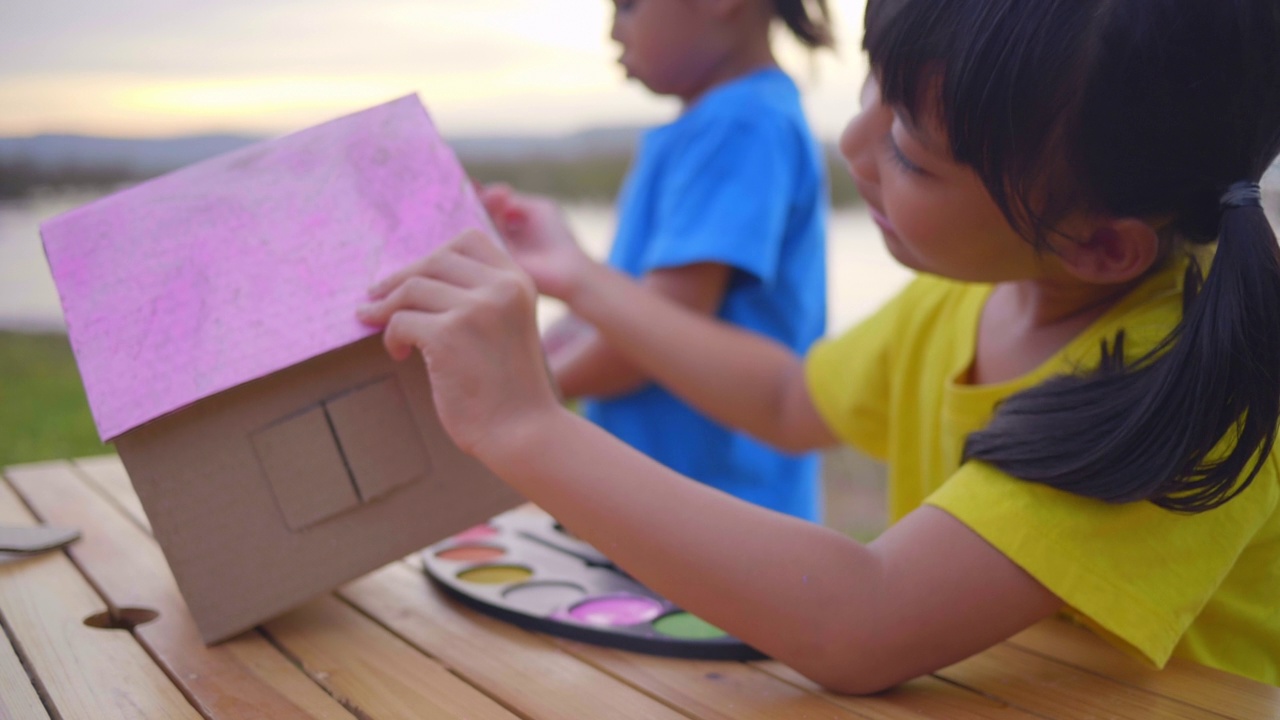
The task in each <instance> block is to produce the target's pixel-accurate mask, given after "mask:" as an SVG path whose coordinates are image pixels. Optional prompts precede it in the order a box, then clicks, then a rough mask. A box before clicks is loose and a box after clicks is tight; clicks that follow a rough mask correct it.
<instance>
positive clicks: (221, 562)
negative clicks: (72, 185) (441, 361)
mask: <svg viewBox="0 0 1280 720" xmlns="http://www.w3.org/2000/svg"><path fill="white" fill-rule="evenodd" d="M487 226H488V220H487V218H486V216H485V213H484V210H483V208H482V207H481V205H480V204H479V201H478V200H477V198H476V197H475V194H474V192H473V191H472V188H471V185H470V182H469V181H468V180H467V178H466V176H465V174H464V172H463V170H462V168H461V166H460V165H459V164H458V161H457V159H456V158H455V157H454V155H453V153H452V152H451V151H450V150H449V148H448V147H447V146H446V145H445V144H444V143H443V142H442V141H441V140H440V138H439V136H438V135H437V134H436V131H435V129H434V127H433V126H432V124H431V121H430V120H429V119H428V117H427V113H426V111H425V109H424V108H423V107H422V105H421V103H420V102H419V101H418V99H417V98H416V96H409V97H405V98H402V99H399V100H396V101H393V102H390V103H387V104H385V105H380V106H378V107H374V108H371V109H369V110H365V111H363V112H359V113H356V114H354V115H350V116H347V117H343V118H340V119H337V120H334V121H332V122H328V123H325V124H323V125H319V126H316V127H313V128H310V129H307V130H304V131H302V132H298V133H295V134H293V135H289V136H286V137H283V138H279V139H275V140H270V141H266V142H262V143H258V144H256V145H252V146H250V147H246V148H244V149H241V150H239V151H236V152H232V153H229V154H226V155H223V156H220V157H216V158H213V159H211V160H207V161H205V162H202V163H199V164H196V165H192V166H190V167H188V168H185V169H183V170H180V171H178V172H174V173H171V174H169V175H166V176H163V177H160V178H157V179H155V180H152V181H149V182H146V183H143V184H140V185H138V186H135V187H133V188H130V189H128V190H125V191H122V192H119V193H117V194H114V195H111V196H108V197H105V198H103V199H101V200H98V201H96V202H93V203H91V204H88V205H86V206H84V207H81V208H78V209H75V210H72V211H70V212H68V213H66V214H64V215H61V216H58V217H56V218H54V219H52V220H50V221H48V222H47V223H45V224H44V225H43V226H42V228H41V235H42V236H43V240H44V245H45V252H46V255H47V256H48V259H49V265H50V268H51V270H52V272H53V277H54V281H55V284H56V285H57V287H58V292H59V294H60V296H61V299H62V306H63V310H64V313H65V316H66V321H67V329H68V334H69V336H70V340H71V345H72V348H73V350H74V351H75V355H76V360H77V364H78V365H79V368H80V373H81V376H82V379H83V381H84V385H85V390H86V392H87V395H88V398H89V404H90V406H91V408H92V411H93V417H94V420H95V422H96V424H97V427H98V431H99V433H100V434H101V436H102V438H103V440H104V441H111V442H114V444H115V446H116V449H117V451H118V452H119V454H120V457H121V459H122V461H123V462H124V465H125V467H126V469H127V470H128V472H129V476H130V478H131V479H132V481H133V485H134V488H135V489H136V490H137V493H138V496H139V498H140V499H141V501H142V505H143V507H144V509H145V510H146V513H147V517H148V519H149V520H150V522H151V526H152V529H153V531H154V533H155V537H156V539H157V540H158V541H159V543H160V545H161V547H162V548H163V550H164V553H165V557H166V559H167V560H168V562H169V565H170V567H171V568H172V569H173V574H174V577H175V578H176V579H177V583H178V587H179V588H180V589H181V591H182V594H183V597H184V598H185V599H186V602H187V606H188V607H189V608H190V611H191V614H192V616H193V617H194V619H195V622H196V625H197V626H198V627H199V630H200V633H201V635H202V636H203V638H204V640H205V642H208V643H213V642H216V641H218V640H222V639H225V638H227V637H230V636H231V635H234V634H236V633H238V632H240V631H242V630H245V629H248V628H250V627H253V626H254V625H256V624H258V623H260V622H261V621H263V620H265V619H268V618H270V617H272V616H274V615H276V614H279V613H281V612H283V611H285V610H288V609H289V608H291V607H293V606H295V605H298V604H300V603H302V602H303V601H305V600H307V599H309V598H311V597H312V596H315V595H317V594H320V593H323V592H326V591H328V590H330V589H332V588H334V587H336V586H338V585H339V584H341V583H343V582H345V581H347V580H350V579H351V578H354V577H356V576H358V575H361V574H363V573H365V572H368V571H370V570H373V569H374V568H376V567H378V566H380V565H383V564H386V563H387V562H390V561H392V560H395V559H396V558H399V557H403V556H404V555H406V554H409V553H411V552H413V551H415V550H417V549H419V548H422V547H424V546H426V545H428V544H430V543H432V542H435V541H437V540H440V539H443V538H444V537H446V536H448V535H450V534H453V533H455V532H458V531H461V530H463V529H466V528H467V527H470V526H471V525H474V524H476V523H478V522H482V521H483V520H485V519H487V518H489V517H491V516H493V515H494V514H496V513H499V512H502V511H505V510H507V509H510V508H512V507H514V506H516V505H517V504H519V503H520V502H522V500H521V498H520V497H519V496H518V495H516V494H515V493H514V492H513V491H512V490H510V489H509V488H508V487H507V486H506V485H504V484H503V483H502V482H501V481H499V480H498V479H497V478H495V477H493V476H492V475H491V474H490V473H489V472H488V471H487V470H486V469H485V468H484V467H483V466H481V465H480V464H479V463H477V462H476V461H475V460H473V459H472V458H470V457H468V456H466V455H464V454H463V453H462V452H461V451H459V450H458V449H457V448H456V447H455V446H454V445H453V444H452V443H451V442H450V440H449V439H448V437H447V436H446V435H445V433H444V431H443V429H442V428H441V426H440V423H439V420H438V419H437V417H436V414H435V410H434V408H433V405H432V400H431V388H430V385H429V381H428V377H427V374H426V371H425V368H424V365H423V363H422V361H421V359H418V358H415V359H411V360H407V361H405V362H402V363H396V362H393V361H392V360H390V358H389V357H388V356H387V354H386V352H385V351H384V350H383V347H382V344H381V339H380V337H378V333H377V331H376V330H374V329H372V328H369V327H367V326H364V325H362V324H361V323H359V322H358V321H357V320H356V317H355V310H356V307H357V306H358V305H359V304H361V303H362V302H364V301H366V299H367V295H366V292H367V288H368V287H369V286H370V285H371V284H373V283H374V282H375V281H376V280H378V279H380V278H382V277H384V276H386V275H388V274H389V273H391V272H392V271H394V270H396V269H398V268H399V267H401V266H403V265H405V264H406V263H408V262H410V261H412V260H414V259H417V258H419V257H422V256H423V255H425V254H427V253H429V252H431V251H432V250H433V249H435V248H437V247H439V246H440V245H442V244H443V243H445V242H447V241H448V240H449V239H451V238H452V237H454V236H455V235H457V234H458V233H459V232H461V231H463V230H465V229H467V228H472V227H480V228H483V227H487Z"/></svg>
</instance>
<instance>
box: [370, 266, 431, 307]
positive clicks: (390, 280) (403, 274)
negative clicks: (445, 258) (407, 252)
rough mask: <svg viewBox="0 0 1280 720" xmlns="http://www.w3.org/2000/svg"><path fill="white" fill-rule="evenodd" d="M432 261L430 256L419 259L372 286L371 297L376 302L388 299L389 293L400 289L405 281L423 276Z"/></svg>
mask: <svg viewBox="0 0 1280 720" xmlns="http://www.w3.org/2000/svg"><path fill="white" fill-rule="evenodd" d="M430 259H431V256H430V255H428V256H427V257H424V258H419V259H417V260H415V261H413V262H411V263H409V264H408V265H405V266H404V267H402V268H400V269H399V270H396V271H395V272H393V273H391V274H390V275H388V276H386V277H384V278H382V279H381V280H379V281H378V282H376V283H374V284H373V285H370V286H369V290H368V294H369V297H370V298H371V299H374V300H377V299H380V298H383V297H386V296H387V293H390V292H391V291H392V290H395V289H396V288H397V287H400V285H401V284H403V283H404V281H405V280H408V279H409V278H411V277H413V276H414V275H421V274H422V271H423V268H425V267H426V264H427V261H429V260H430Z"/></svg>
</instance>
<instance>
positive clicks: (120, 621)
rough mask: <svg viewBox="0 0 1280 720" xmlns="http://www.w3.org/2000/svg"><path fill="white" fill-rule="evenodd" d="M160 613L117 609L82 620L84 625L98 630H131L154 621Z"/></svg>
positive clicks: (145, 610) (135, 609)
mask: <svg viewBox="0 0 1280 720" xmlns="http://www.w3.org/2000/svg"><path fill="white" fill-rule="evenodd" d="M158 617H160V613H158V612H156V611H155V610H148V609H146V608H128V607H126V608H119V609H117V610H115V611H114V612H112V611H111V610H107V611H106V612H100V613H97V614H94V615H90V616H89V617H87V618H85V619H84V624H85V625H88V626H89V627H91V628H98V629H100V630H132V629H134V628H135V627H137V626H139V625H145V624H146V623H149V622H151V621H152V620H155V619H156V618H158Z"/></svg>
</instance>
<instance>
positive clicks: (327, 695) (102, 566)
mask: <svg viewBox="0 0 1280 720" xmlns="http://www.w3.org/2000/svg"><path fill="white" fill-rule="evenodd" d="M4 477H5V480H6V482H0V525H26V524H33V523H36V522H37V521H42V522H45V523H49V524H53V525H66V526H72V527H76V528H79V529H80V531H81V532H82V538H81V539H80V540H79V541H77V542H76V543H74V544H73V545H71V546H70V547H69V548H68V549H67V550H66V551H65V552H52V553H46V554H43V555H39V556H35V557H22V558H19V557H14V556H10V557H4V558H0V618H2V619H3V630H4V635H2V636H0V718H21V719H23V720H28V719H33V718H63V719H66V720H71V719H73V718H93V719H94V720H109V719H111V718H128V719H129V720H136V719H137V718H200V717H207V718H237V719H239V718H271V719H273V720H281V719H284V718H344V719H346V720H354V719H356V718H358V719H360V720H388V719H390V718H472V719H476V720H484V719H487V718H495V719H496V718H508V719H514V718H524V719H537V718H547V719H555V720H561V719H564V718H590V719H592V720H595V719H598V718H636V719H645V720H649V719H654V720H667V719H670V720H677V719H682V718H685V719H687V718H726V719H728V718H733V719H752V718H786V719H787V720H791V719H797V720H798V719H802V718H835V719H839V718H948V719H952V718H962V719H963V718H1028V719H1031V718H1041V719H1043V718H1085V717H1087V718H1103V717H1105V718H1183V719H1188V718H1213V719H1219V718H1224V717H1226V718H1280V688H1276V687H1271V686H1267V685H1262V684H1259V683H1254V682H1250V681H1248V680H1244V679H1242V678H1238V677H1235V676H1232V675H1228V674H1225V673H1221V672H1218V671H1214V670H1210V669H1207V668H1203V667H1200V666H1197V665H1194V664H1192V663H1185V662H1179V661H1174V662H1173V663H1171V664H1170V666H1169V667H1168V668H1167V669H1166V670H1164V671H1162V672H1157V671H1154V670H1151V669H1149V668H1147V667H1145V666H1143V665H1141V664H1139V663H1138V662H1136V661H1134V660H1131V659H1129V658H1128V657H1126V656H1125V655H1124V654H1122V653H1120V652H1117V651H1115V650H1113V649H1112V648H1110V647H1109V646H1108V645H1106V644H1105V643H1103V642H1102V641H1100V640H1098V639H1097V638H1095V637H1093V636H1092V635H1091V634H1090V633H1088V632H1087V631H1085V630H1082V629H1080V628H1077V627H1073V626H1070V625H1068V624H1066V623H1065V622H1062V621H1058V620H1054V621H1049V622H1046V623H1042V624H1040V625H1038V626H1036V627H1033V628H1031V629H1030V630H1027V631H1026V632H1023V633H1022V634H1020V635H1018V636H1016V637H1014V638H1012V639H1011V640H1009V641H1007V642H1004V643H1002V644H1000V645H998V646H996V647H994V648H991V649H990V650H987V651H986V652H983V653H981V654H979V655H977V656H974V657H972V658H970V659H968V660H965V661H963V662H961V663H957V664H956V665H953V666H951V667H948V668H946V669H944V670H941V671H939V672H937V673H936V674H934V675H933V676H930V677H925V678H920V679H917V680H915V681H912V682H910V683H907V684H906V685H904V686H902V687H900V688H898V689H895V690H893V691H890V692H887V693H883V694H881V695H877V696H874V697H862V698H859V697H843V696H838V695H833V694H830V693H825V692H822V691H821V690H819V689H818V688H817V687H816V686H814V685H813V684H812V683H810V682H809V681H807V680H805V679H804V678H802V677H800V676H799V675H797V674H795V673H794V672H792V671H791V670H789V669H787V668H786V667H784V666H782V665H780V664H778V663H775V662H771V661H764V662H748V663H740V662H709V661H690V660H675V659H669V658H659V657H652V656H648V655H638V654H633V653H627V652H623V651H618V650H610V649H603V648H599V647H594V646H589V645H582V644H578V643H574V642H570V641H566V640H561V639H557V638H552V637H548V636H545V635H540V634H536V633H532V632H528V631H525V630H522V629H519V628H516V627H514V626H510V625H507V624H504V623H502V622H499V621H497V620H494V619H491V618H489V617H486V616H481V615H478V614H476V613H474V612H472V611H470V610H467V609H465V608H463V607H461V606H460V605H458V604H456V603H455V602H453V601H450V600H448V599H446V598H445V597H443V596H441V594H440V593H439V592H438V591H437V590H435V589H434V588H433V587H432V586H431V585H430V584H429V583H428V582H427V581H426V580H425V578H424V576H423V574H422V572H421V569H420V567H418V566H417V565H416V564H415V560H413V559H407V560H405V561H402V562H396V563H392V564H390V565H388V566H386V567H384V568H381V569H379V570H377V571H375V572H373V573H371V574H369V575H367V576H365V577H363V578H361V579H359V580H356V581H354V582H352V583H350V584H348V585H346V586H344V587H342V588H340V589H339V590H338V591H337V592H335V593H333V594H330V595H327V596H324V597H321V598H318V599H316V600H314V601H312V602H310V603H308V604H306V605H304V606H303V607H300V608H298V609H297V610H295V611H293V612H291V613H289V614H287V615H284V616H283V617H280V618H278V619H276V620H274V621H272V622H270V623H267V624H266V625H264V626H262V627H261V628H259V629H257V630H256V631H253V632H249V633H245V634H244V635H241V636H239V637H237V638H235V639H233V640H230V641H228V642H225V643H222V644H220V645H217V646H215V647H205V646H204V645H203V644H202V643H201V642H200V640H199V637H198V635H197V634H196V630H195V627H194V625H193V624H192V622H191V619H190V618H189V617H188V615H187V613H186V610H185V607H184V605H183V601H182V599H181V597H180V596H179V594H178V590H177V587H176V586H175V585H174V581H173V577H172V575H171V574H170V572H169V569H168V566H167V565H166V564H165V562H164V558H163V556H162V555H161V553H160V549H159V547H158V546H157V545H156V543H155V541H154V540H153V539H152V537H151V535H150V533H149V526H148V524H147V520H146V517H145V516H144V515H143V512H142V509H141V507H140V506H139V504H138V501H137V498H136V497H135V496H134V494H133V490H132V488H131V487H130V485H129V481H128V477H127V476H126V474H125V472H124V469H123V467H122V466H121V465H120V463H119V461H118V460H117V459H116V458H114V457H103V458H89V459H83V460H75V461H70V462H54V463H43V464H38V465H25V466H19V467H12V468H8V469H7V470H5V471H4ZM153 613H158V614H157V615H155V617H154V618H153V619H150V620H149V621H147V622H143V623H142V624H136V625H135V623H138V622H139V621H142V620H146V619H147V618H150V617H151V616H152V614H153Z"/></svg>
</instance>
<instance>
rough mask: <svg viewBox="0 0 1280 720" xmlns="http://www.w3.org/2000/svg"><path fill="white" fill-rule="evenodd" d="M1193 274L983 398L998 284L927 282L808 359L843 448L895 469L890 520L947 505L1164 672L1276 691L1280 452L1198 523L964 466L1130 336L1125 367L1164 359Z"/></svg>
mask: <svg viewBox="0 0 1280 720" xmlns="http://www.w3.org/2000/svg"><path fill="white" fill-rule="evenodd" d="M1183 270H1185V263H1173V264H1172V265H1171V266H1170V267H1169V268H1168V269H1166V270H1164V271H1163V272H1161V273H1159V274H1156V275H1153V276H1152V277H1151V278H1149V279H1148V280H1147V281H1146V282H1144V283H1143V284H1142V285H1141V286H1140V287H1138V288H1137V289H1135V290H1134V291H1133V292H1132V293H1130V294H1129V295H1128V296H1126V297H1125V298H1124V299H1123V300H1122V301H1121V302H1119V303H1118V304H1117V305H1116V306H1115V307H1113V308H1111V309H1110V310H1109V311H1108V312H1107V314H1106V315H1104V316H1103V317H1102V318H1100V319H1098V320H1097V321H1096V322H1094V323H1093V325H1091V326H1090V327H1089V328H1088V329H1087V330H1085V331H1084V332H1082V333H1081V334H1080V335H1079V336H1077V337H1076V338H1075V339H1073V340H1072V341H1071V342H1070V343H1068V345H1067V346H1066V347H1064V348H1063V349H1062V350H1061V351H1059V352H1058V353H1057V354H1056V355H1054V356H1053V357H1052V358H1050V359H1049V360H1047V361H1046V362H1045V363H1043V364H1042V365H1041V366H1040V367H1039V368H1037V369H1036V370H1034V371H1032V372H1030V373H1028V374H1026V375H1024V376H1022V377H1020V378H1017V379H1015V380H1011V381H1009V382H1004V383H998V384H992V385H981V386H973V385H966V384H964V379H965V377H966V376H967V373H968V369H969V367H970V365H971V364H972V361H973V353H974V341H975V338H976V337H977V328H978V319H979V315H980V314H981V311H982V307H983V305H984V303H985V302H986V299H987V297H988V295H989V294H990V292H991V286H989V285H975V284H968V283H959V282H953V281H948V280H944V279H941V278H937V277H929V276H922V277H920V278H918V279H917V280H915V281H914V282H913V283H912V284H911V285H909V286H908V287H907V288H906V289H905V290H904V291H903V292H902V293H901V294H899V295H898V296H897V297H896V298H894V299H893V300H891V301H890V302H889V303H888V304H887V305H886V306H885V307H883V308H882V309H881V310H880V311H879V312H878V313H876V314H875V315H873V316H872V317H871V318H869V319H867V320H866V321H864V322H863V323H861V324H859V325H858V326H857V327H855V328H853V329H852V330H851V331H849V332H848V333H846V334H845V335H843V336H841V337H838V338H836V339H832V340H827V341H824V342H822V343H820V344H819V345H816V346H815V347H814V348H813V350H811V351H810V354H809V356H808V358H807V360H806V374H807V377H808V385H809V392H810V394H811V395H812V397H813V401H814V404H815V405H816V406H817V408H818V411H819V412H820V413H821V415H822V417H823V419H824V420H825V421H826V423H827V425H828V426H829V427H830V428H831V430H832V431H833V432H834V433H835V434H836V435H837V436H838V437H839V438H841V439H842V440H843V441H845V442H847V443H848V444H850V445H852V446H854V447H856V448H859V449H860V450H862V451H864V452H866V453H868V454H869V455H871V456H873V457H876V458H879V459H881V460H884V461H885V462H886V463H887V464H888V466H889V504H890V515H891V517H892V518H893V519H894V520H897V519H899V518H901V517H902V516H903V515H906V514H907V513H908V512H910V511H911V510H913V509H915V508H916V507H919V506H920V505H921V504H922V503H929V504H931V505H935V506H937V507H939V508H942V509H943V510H945V511H947V512H948V513H950V514H951V515H953V516H955V517H956V518H958V519H959V520H960V521H961V522H963V523H965V524H966V525H967V526H968V527H970V528H971V529H973V530H974V531H975V532H977V533H978V534H979V535H981V536H982V537H983V538H985V539H986V540H987V541H988V542H990V543H991V544H992V545H993V546H995V547H996V548H997V549H999V550H1000V552H1002V553H1004V554H1005V555H1006V556H1007V557H1009V558H1010V559H1011V560H1013V561H1014V562H1016V563H1017V564H1018V565H1019V566H1021V567H1022V568H1023V569H1025V570H1026V571H1027V572H1028V573H1030V574H1031V575H1032V576H1033V577H1035V578H1036V580H1038V581H1039V582H1040V583H1042V584H1043V585H1044V586H1045V587H1047V588H1048V589H1049V590H1050V591H1052V592H1053V593H1055V594H1056V595H1057V596H1058V597H1060V598H1061V599H1062V600H1063V602H1065V603H1066V604H1067V605H1068V606H1069V608H1070V610H1071V611H1072V613H1073V614H1075V615H1076V616H1077V617H1079V618H1081V619H1082V620H1083V621H1084V622H1086V623H1087V624H1089V625H1091V626H1092V627H1093V628H1094V629H1095V630H1099V631H1100V634H1101V635H1103V636H1104V637H1107V638H1108V639H1109V640H1110V641H1112V642H1114V643H1115V644H1117V645H1119V646H1120V647H1122V648H1124V649H1126V650H1128V651H1130V652H1137V653H1138V654H1140V655H1141V656H1143V657H1145V658H1147V659H1148V660H1150V661H1151V662H1152V663H1154V664H1155V665H1157V666H1161V667H1162V666H1163V665H1164V664H1165V663H1166V662H1167V661H1168V659H1169V657H1170V656H1171V655H1173V656H1177V657H1183V658H1188V659H1191V660H1194V661H1197V662H1200V663H1203V664H1205V665H1210V666H1213V667H1217V668H1221V669H1223V670H1227V671H1230V672H1234V673H1237V674H1240V675H1244V676H1247V677H1251V678H1255V679H1258V680H1261V681H1263V682H1267V683H1271V684H1280V450H1277V451H1273V452H1272V453H1271V455H1270V456H1269V457H1267V458H1266V460H1265V462H1264V464H1263V467H1262V469H1261V471H1260V472H1259V474H1258V476H1257V477H1256V478H1255V479H1254V481H1253V484H1252V485H1250V486H1249V487H1248V488H1247V489H1246V490H1245V491H1244V492H1243V493H1241V494H1240V495H1238V496H1237V497H1236V498H1234V499H1233V500H1231V501H1230V502H1228V503H1226V504H1225V505H1223V506H1221V507H1218V508H1216V509H1214V510H1211V511H1209V512H1204V513H1199V514H1195V515H1188V514H1181V513H1174V512H1171V511H1168V510H1164V509H1161V508H1159V507H1157V506H1155V505H1153V504H1151V503H1148V502H1137V503H1127V504H1110V503H1106V502H1102V501H1099V500H1093V499H1088V498H1083V497H1080V496H1076V495H1071V494H1069V493H1066V492H1063V491H1060V490H1056V489H1053V488H1050V487H1047V486H1045V485H1041V484H1038V483H1030V482H1024V481H1021V480H1017V479H1015V478H1012V477H1010V476H1008V475H1006V474H1004V473H1003V472H1001V471H999V470H997V469H995V468H994V467H991V466H989V465H986V464H984V463H979V462H969V463H965V464H964V465H961V464H960V458H961V454H962V450H963V447H964V440H965V437H966V436H967V435H968V434H969V433H970V432H972V431H974V430H977V429H979V428H982V427H984V426H985V425H986V424H987V423H988V422H989V420H990V418H991V416H992V412H993V409H994V407H995V405H996V403H997V401H999V400H1000V399H1002V398H1004V397H1006V396H1008V395H1010V394H1012V393H1014V392H1017V391H1019V390H1022V389H1024V388H1027V387H1030V386H1032V385H1035V384H1037V383H1039V382H1041V381H1042V380H1044V379H1046V378H1048V377H1051V376H1053V375H1058V374H1062V373H1065V372H1070V371H1071V370H1072V369H1073V368H1081V367H1093V366H1096V364H1097V362H1098V359H1099V353H1100V347H1101V341H1102V340H1103V339H1107V340H1108V341H1110V340H1111V339H1112V338H1114V336H1115V333H1116V330H1118V329H1120V328H1124V329H1125V349H1126V356H1128V357H1130V358H1133V357H1136V356H1138V355H1139V354H1141V353H1143V352H1145V351H1146V350H1149V349H1150V348H1152V347H1154V345H1155V343H1157V342H1158V341H1159V340H1160V339H1161V338H1163V337H1164V336H1165V334H1166V333H1168V331H1169V330H1170V329H1171V328H1172V327H1173V326H1174V325H1175V324H1176V322H1177V320H1178V318H1179V317H1180V316H1181V311H1182V282H1181V280H1182V273H1183ZM1046 442H1052V439H1051V438H1047V439H1046Z"/></svg>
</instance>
